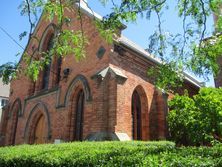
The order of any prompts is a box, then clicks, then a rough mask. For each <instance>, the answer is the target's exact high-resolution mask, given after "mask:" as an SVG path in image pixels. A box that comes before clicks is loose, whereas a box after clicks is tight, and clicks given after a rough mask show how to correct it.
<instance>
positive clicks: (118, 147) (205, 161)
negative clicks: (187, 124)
mask: <svg viewBox="0 0 222 167" xmlns="http://www.w3.org/2000/svg"><path fill="white" fill-rule="evenodd" d="M221 157H222V146H221V145H217V146H214V147H210V148H207V147H200V148H195V147H187V148H185V147H182V148H176V147H175V144H174V143H172V142H167V141H166V142H165V141H164V142H134V141H132V142H82V143H80V142H75V143H64V144H59V145H53V144H46V145H32V146H30V145H21V146H14V147H4V148H0V166H1V167H13V166H15V167H30V166H31V167H41V166H42V167H62V166H63V167H64V166H66V167H75V166H78V167H80V166H81V167H87V166H90V167H91V166H110V167H113V166H145V167H156V166H167V167H168V166H184V167H186V166H209V167H212V166H215V167H216V166H218V167H219V166H221V165H222V158H221Z"/></svg>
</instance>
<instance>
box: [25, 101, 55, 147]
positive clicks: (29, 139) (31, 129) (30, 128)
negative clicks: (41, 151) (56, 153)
mask: <svg viewBox="0 0 222 167" xmlns="http://www.w3.org/2000/svg"><path fill="white" fill-rule="evenodd" d="M42 116H43V117H44V118H45V121H46V125H47V128H46V129H47V136H46V137H47V140H48V141H49V140H50V139H51V122H50V114H49V112H48V109H47V106H46V105H45V104H44V103H42V102H39V103H37V104H36V105H35V106H34V107H33V109H32V110H31V112H30V114H29V117H28V119H27V122H26V126H25V132H24V139H25V142H26V143H28V144H33V142H34V135H35V134H34V133H35V128H36V126H37V123H38V121H39V119H40V118H41V117H42ZM46 142H47V141H46Z"/></svg>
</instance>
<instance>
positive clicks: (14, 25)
mask: <svg viewBox="0 0 222 167" xmlns="http://www.w3.org/2000/svg"><path fill="white" fill-rule="evenodd" d="M20 2H21V0H1V5H0V20H1V21H0V50H1V53H0V65H1V64H3V63H6V62H16V61H18V60H19V59H20V56H16V55H17V54H18V53H22V52H23V49H22V48H25V46H26V44H27V38H25V39H23V40H22V41H20V40H19V35H20V34H21V33H22V32H24V31H28V30H29V23H28V18H27V17H24V16H21V15H20V11H19V9H18V6H19V4H20ZM170 3H173V1H172V0H170ZM88 4H89V6H90V7H91V8H92V9H93V10H94V11H95V12H96V13H98V14H100V15H101V16H105V15H106V14H108V13H109V12H110V11H111V10H110V7H111V5H110V4H107V6H106V7H104V6H102V5H101V3H99V2H98V1H95V0H88ZM171 5H172V4H171ZM152 18H153V19H151V20H147V19H146V18H142V17H138V19H137V22H136V23H124V24H126V25H127V29H125V30H124V31H123V32H122V33H123V35H124V36H126V37H127V38H129V39H130V40H132V41H133V42H135V43H137V44H139V45H140V46H141V47H143V48H144V49H146V48H147V46H148V37H149V35H151V34H152V33H153V32H154V30H155V29H156V28H157V27H156V25H157V20H156V18H155V16H153V17H152ZM163 20H164V28H165V29H166V30H170V31H171V32H182V20H180V19H178V17H177V14H176V12H175V8H174V7H173V8H171V9H169V10H168V11H167V13H166V15H165V16H164V17H163ZM1 28H3V29H4V30H5V31H6V32H7V33H8V34H9V35H10V36H11V37H12V38H13V39H15V40H16V41H17V42H18V43H19V45H21V46H22V48H21V47H20V46H18V45H17V44H16V43H15V42H14V41H13V40H12V39H11V38H10V37H9V36H8V35H6V33H5V32H3V31H2V29H1ZM207 28H208V30H209V31H213V19H210V20H209V22H208V26H207ZM200 80H202V79H200ZM207 86H214V82H213V79H212V77H211V80H210V81H209V82H207Z"/></svg>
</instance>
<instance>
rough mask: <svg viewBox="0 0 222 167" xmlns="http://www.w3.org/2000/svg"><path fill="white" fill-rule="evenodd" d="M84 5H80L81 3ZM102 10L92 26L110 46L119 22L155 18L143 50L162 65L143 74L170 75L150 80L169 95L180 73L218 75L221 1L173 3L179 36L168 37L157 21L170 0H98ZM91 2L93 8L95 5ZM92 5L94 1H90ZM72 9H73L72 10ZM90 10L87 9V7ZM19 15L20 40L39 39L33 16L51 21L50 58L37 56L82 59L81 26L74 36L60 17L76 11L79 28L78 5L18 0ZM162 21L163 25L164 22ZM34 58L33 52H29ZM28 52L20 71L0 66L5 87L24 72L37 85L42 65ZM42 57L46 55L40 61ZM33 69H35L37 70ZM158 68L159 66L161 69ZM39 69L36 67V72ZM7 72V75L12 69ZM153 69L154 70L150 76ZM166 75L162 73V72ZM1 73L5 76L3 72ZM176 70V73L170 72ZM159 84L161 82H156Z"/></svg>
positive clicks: (83, 40)
mask: <svg viewBox="0 0 222 167" xmlns="http://www.w3.org/2000/svg"><path fill="white" fill-rule="evenodd" d="M81 1H84V0H81ZM99 2H100V3H102V4H103V5H104V6H106V4H107V3H108V2H111V4H112V12H111V13H110V14H108V15H106V16H105V17H103V20H101V21H98V20H96V19H95V22H96V26H97V28H98V30H99V32H100V34H101V36H102V37H104V38H105V39H106V40H107V41H108V42H112V39H113V37H114V34H116V33H117V32H118V31H117V30H118V28H119V27H121V26H122V24H121V22H135V21H136V20H137V18H138V17H139V16H142V17H146V18H147V19H148V20H149V19H151V17H152V16H154V15H155V18H156V19H157V29H156V31H155V32H154V33H153V34H152V35H151V36H150V38H149V40H148V41H147V46H148V51H149V52H150V53H151V54H154V55H155V56H156V57H158V58H160V59H161V60H162V62H163V64H162V65H159V67H158V68H156V67H154V68H152V69H151V71H149V74H153V75H154V74H156V73H160V74H162V72H165V73H166V74H170V73H171V74H172V75H174V76H173V77H172V78H171V79H167V77H168V75H166V76H165V75H161V77H160V78H157V79H156V82H155V83H156V85H157V86H158V87H159V88H162V89H165V90H166V91H167V90H170V89H172V87H174V86H177V85H178V83H177V82H178V81H181V79H183V75H184V73H183V72H184V71H188V70H190V71H192V72H193V73H195V74H197V75H199V76H204V77H205V78H207V76H208V75H209V74H214V75H216V74H217V73H218V71H219V67H218V65H217V59H218V56H220V55H221V54H222V49H221V38H222V37H221V35H220V34H218V32H221V30H222V17H221V15H222V12H221V5H222V2H221V0H176V1H175V3H176V4H177V5H176V11H175V12H177V14H178V18H181V20H182V22H181V24H182V26H183V33H181V34H173V33H172V32H168V31H165V30H164V29H163V26H162V23H163V19H162V18H163V16H164V14H166V13H167V12H168V9H169V8H172V7H173V6H172V1H169V0H168V1H167V0H121V1H115V0H99ZM99 2H97V3H99ZM95 3H96V2H95ZM73 4H76V5H75V6H76V7H75V9H74V7H73V6H74V5H73ZM88 7H89V8H90V6H89V5H88ZM20 10H21V15H24V16H27V18H28V21H29V23H30V30H29V32H23V33H21V35H20V38H22V37H24V36H26V35H28V36H29V41H31V40H32V39H35V40H37V41H38V40H39V39H38V37H36V36H35V34H33V30H34V28H35V26H36V22H37V20H38V17H39V13H43V16H44V17H45V18H46V19H48V20H51V21H52V20H54V21H55V20H56V28H57V33H56V35H55V39H54V45H53V49H52V51H50V52H51V53H40V55H42V54H43V55H51V56H60V57H64V56H67V55H74V56H75V57H76V60H77V61H78V60H80V59H81V58H84V57H85V46H86V45H87V44H88V40H87V37H86V36H85V34H84V29H83V28H82V26H81V29H80V30H79V31H75V32H73V31H72V30H70V29H69V28H68V27H69V26H70V22H71V18H70V17H68V16H66V15H65V14H64V13H65V11H66V10H67V11H71V12H72V11H76V10H77V13H78V19H79V20H80V24H81V25H82V22H83V20H82V13H81V10H80V1H79V0H53V1H46V0H21V5H20ZM213 14H214V16H215V18H216V20H217V21H216V24H215V27H216V31H215V35H212V37H211V38H207V39H206V36H207V35H209V34H208V32H207V20H208V19H209V18H210V17H212V15H213ZM166 21H167V20H166ZM33 53H34V51H33ZM33 53H27V51H24V54H23V59H24V60H26V67H25V68H23V69H22V67H21V66H20V65H13V64H4V65H2V66H0V75H3V80H4V82H8V81H9V80H10V79H11V78H13V77H15V76H16V74H17V75H18V73H22V72H23V73H25V74H26V75H28V76H29V77H30V78H31V79H33V80H34V81H35V80H37V77H38V74H39V71H40V70H43V69H44V66H45V65H46V64H47V58H44V57H43V58H42V59H40V58H36V57H35V56H33ZM46 57H47V56H46ZM37 66H38V68H37ZM161 66H162V67H161ZM39 67H40V68H39ZM12 69H13V70H12ZM155 70H158V71H159V72H158V71H155ZM166 70H167V71H168V72H167V71H166ZM6 71H7V72H6ZM175 71H176V72H175ZM162 81H163V82H162Z"/></svg>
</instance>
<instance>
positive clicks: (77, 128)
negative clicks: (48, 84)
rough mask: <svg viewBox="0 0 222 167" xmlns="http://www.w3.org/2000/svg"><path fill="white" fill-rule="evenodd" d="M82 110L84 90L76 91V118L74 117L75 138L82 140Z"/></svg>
mask: <svg viewBox="0 0 222 167" xmlns="http://www.w3.org/2000/svg"><path fill="white" fill-rule="evenodd" d="M83 112H84V92H83V91H82V90H81V91H80V92H79V93H78V96H77V101H76V119H75V132H74V136H75V140H77V141H82V140H83Z"/></svg>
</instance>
